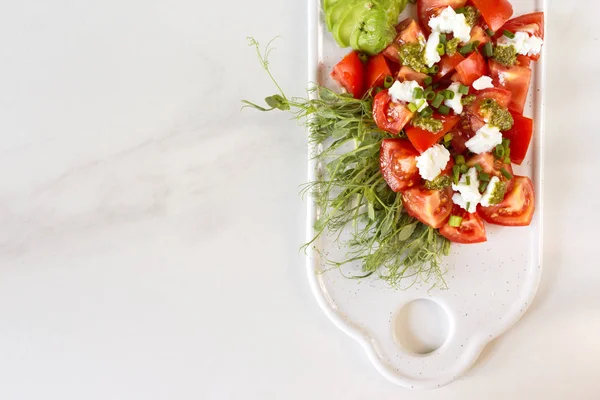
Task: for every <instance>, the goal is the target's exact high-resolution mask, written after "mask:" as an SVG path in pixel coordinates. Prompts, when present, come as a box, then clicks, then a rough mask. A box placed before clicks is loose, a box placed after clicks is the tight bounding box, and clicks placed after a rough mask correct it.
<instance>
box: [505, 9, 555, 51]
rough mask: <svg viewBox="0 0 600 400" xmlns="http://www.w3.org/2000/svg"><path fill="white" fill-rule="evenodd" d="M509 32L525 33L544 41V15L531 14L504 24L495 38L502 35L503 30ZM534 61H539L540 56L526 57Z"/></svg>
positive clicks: (538, 13)
mask: <svg viewBox="0 0 600 400" xmlns="http://www.w3.org/2000/svg"><path fill="white" fill-rule="evenodd" d="M505 29H506V30H508V31H511V32H513V33H514V32H527V33H529V34H530V35H533V36H537V37H539V38H540V39H544V13H543V12H536V13H531V14H525V15H520V16H518V17H516V18H513V19H511V20H509V21H508V22H506V24H504V26H503V27H502V29H501V31H500V32H497V33H496V38H498V37H500V36H501V35H502V32H504V30H505ZM527 58H530V59H532V60H534V61H537V60H539V58H540V55H539V54H537V55H534V56H530V57H527Z"/></svg>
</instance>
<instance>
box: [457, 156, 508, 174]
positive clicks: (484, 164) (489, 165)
mask: <svg viewBox="0 0 600 400" xmlns="http://www.w3.org/2000/svg"><path fill="white" fill-rule="evenodd" d="M466 164H467V166H469V167H473V166H474V165H475V164H479V165H480V166H481V168H482V170H483V172H485V173H486V174H489V175H491V176H497V177H498V178H500V179H502V180H506V178H505V177H504V175H503V174H502V171H501V170H502V168H504V169H505V170H507V171H508V172H509V173H510V174H511V175H513V169H512V165H510V164H504V162H502V160H497V159H496V158H495V157H494V155H493V154H492V153H481V154H476V155H474V156H473V157H471V158H469V159H468V160H467V162H466Z"/></svg>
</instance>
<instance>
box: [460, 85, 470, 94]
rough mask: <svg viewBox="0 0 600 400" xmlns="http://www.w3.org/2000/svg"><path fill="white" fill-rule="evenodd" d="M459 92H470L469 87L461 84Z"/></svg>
mask: <svg viewBox="0 0 600 400" xmlns="http://www.w3.org/2000/svg"><path fill="white" fill-rule="evenodd" d="M458 93H460V94H469V87H468V86H465V85H463V84H461V85H460V86H459V87H458Z"/></svg>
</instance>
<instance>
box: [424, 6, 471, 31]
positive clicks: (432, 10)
mask: <svg viewBox="0 0 600 400" xmlns="http://www.w3.org/2000/svg"><path fill="white" fill-rule="evenodd" d="M465 4H467V0H417V13H418V15H419V22H421V25H422V26H423V28H424V29H425V30H426V31H427V32H429V31H430V30H431V29H430V28H429V18H431V16H432V15H434V14H437V13H438V12H439V11H441V10H442V9H444V8H446V7H452V8H454V9H455V10H456V9H457V8H460V7H464V5H465Z"/></svg>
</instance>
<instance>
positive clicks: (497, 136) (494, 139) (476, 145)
mask: <svg viewBox="0 0 600 400" xmlns="http://www.w3.org/2000/svg"><path fill="white" fill-rule="evenodd" d="M500 143H502V134H501V133H500V129H499V128H498V127H496V126H491V125H488V124H485V125H484V126H482V127H481V128H480V129H479V130H478V131H477V132H475V136H473V137H472V138H471V139H469V140H467V142H466V143H465V146H467V148H468V149H469V150H470V151H471V152H473V153H475V154H481V153H487V152H488V151H491V150H492V149H493V148H494V147H496V146H497V145H499V144H500Z"/></svg>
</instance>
